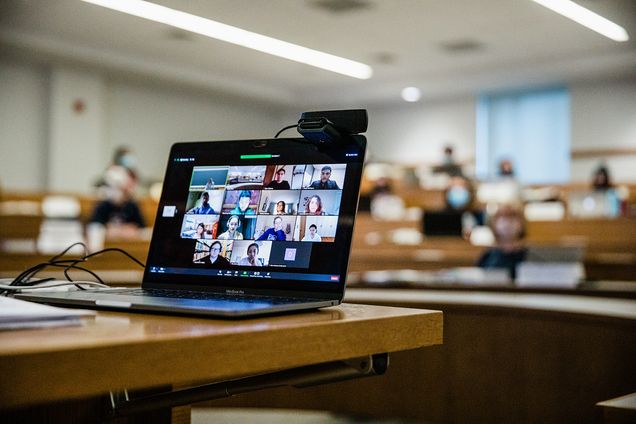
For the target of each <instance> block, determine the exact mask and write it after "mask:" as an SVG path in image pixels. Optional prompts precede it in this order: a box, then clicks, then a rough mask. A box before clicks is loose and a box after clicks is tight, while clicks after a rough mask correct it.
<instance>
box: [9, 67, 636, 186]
mask: <svg viewBox="0 0 636 424" xmlns="http://www.w3.org/2000/svg"><path fill="white" fill-rule="evenodd" d="M0 87H1V90H2V95H0V184H1V186H0V187H1V188H3V189H6V190H47V189H54V188H57V189H64V190H70V191H80V192H86V191H89V190H90V186H91V184H92V182H93V181H94V180H95V179H96V178H97V177H98V176H99V175H100V174H101V172H102V171H103V169H104V168H105V167H106V165H107V164H108V162H109V161H110V159H111V155H112V152H113V150H114V149H115V147H117V146H119V145H122V144H125V145H129V146H131V147H132V148H133V150H134V151H135V153H136V154H137V157H138V160H139V162H140V173H141V175H142V177H143V178H144V179H147V180H159V179H161V178H162V177H163V172H164V169H165V161H166V157H167V153H168V149H169V147H170V145H171V144H172V143H173V142H175V141H183V140H209V139H231V138H258V137H271V136H273V134H274V133H275V132H276V131H277V130H278V129H279V128H282V127H283V126H284V125H287V124H289V123H293V122H295V121H296V120H297V119H298V114H299V112H300V111H301V110H300V109H299V110H292V109H293V108H292V109H290V108H286V110H282V109H280V108H277V107H273V106H271V105H262V104H255V103H254V102H251V101H249V100H245V99H239V98H234V97H228V96H224V95H219V94H215V93H211V92H209V91H202V90H196V89H194V88H178V87H175V86H173V85H166V84H160V83H158V82H149V81H144V80H141V79H139V78H135V79H130V78H126V77H121V76H120V77H116V78H114V77H109V76H101V75H100V74H99V73H96V72H95V71H91V70H90V69H82V70H79V69H68V68H66V69H61V68H58V67H54V68H52V69H50V70H49V69H48V68H46V67H43V66H38V65H34V64H30V63H21V62H10V61H4V62H0ZM571 96H572V98H571V100H572V101H571V104H572V148H573V149H575V150H578V149H586V150H587V149H596V148H598V149H616V148H622V149H636V81H627V82H625V81H615V82H602V83H585V84H583V83H581V84H576V85H574V86H572V87H571ZM77 98H82V99H88V100H89V101H88V102H87V103H86V106H87V109H86V111H85V113H87V114H88V115H83V114H82V115H77V114H75V113H74V112H73V111H72V107H71V106H72V101H73V100H74V99H77ZM303 110H304V109H303ZM84 118H86V119H84ZM286 134H287V133H286ZM289 134H294V132H293V131H290V132H289ZM367 137H368V139H369V151H370V157H371V159H374V160H381V161H392V162H399V163H405V164H422V163H423V164H432V163H438V162H439V161H440V160H441V153H442V149H443V146H445V145H446V144H452V145H454V146H455V152H456V156H457V159H458V160H459V161H466V160H468V161H472V160H474V147H475V146H474V145H475V99H474V97H472V96H466V97H464V98H459V99H449V100H436V101H434V102H425V101H424V102H420V103H416V104H406V103H405V104H403V105H398V106H391V107H388V106H387V107H370V108H369V131H368V132H367ZM597 163H598V159H585V160H584V159H577V160H575V161H574V162H573V164H572V179H573V180H574V181H588V180H589V177H590V173H591V172H592V170H593V168H595V166H596V165H597ZM607 163H608V164H609V166H610V168H611V171H612V173H613V176H614V179H615V180H617V181H636V167H634V163H636V157H635V156H634V155H632V156H624V157H620V156H610V157H608V158H607ZM49 168H50V169H49ZM49 175H50V178H49Z"/></svg>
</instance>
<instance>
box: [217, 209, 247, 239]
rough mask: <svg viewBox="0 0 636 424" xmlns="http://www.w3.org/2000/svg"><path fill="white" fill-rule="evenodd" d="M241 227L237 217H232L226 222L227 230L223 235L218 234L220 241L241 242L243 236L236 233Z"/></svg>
mask: <svg viewBox="0 0 636 424" xmlns="http://www.w3.org/2000/svg"><path fill="white" fill-rule="evenodd" d="M240 225H241V221H240V218H239V217H238V215H232V216H231V217H230V219H228V220H227V230H226V231H225V232H224V233H221V234H219V237H218V238H219V239H220V240H243V234H241V233H240V232H239V231H238V228H239V226H240Z"/></svg>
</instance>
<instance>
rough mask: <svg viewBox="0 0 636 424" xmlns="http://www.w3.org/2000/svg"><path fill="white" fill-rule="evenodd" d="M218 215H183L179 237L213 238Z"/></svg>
mask: <svg viewBox="0 0 636 424" xmlns="http://www.w3.org/2000/svg"><path fill="white" fill-rule="evenodd" d="M218 221H219V215H193V214H185V215H184V216H183V225H182V226H181V238H191V239H214V238H216V234H217V230H218Z"/></svg>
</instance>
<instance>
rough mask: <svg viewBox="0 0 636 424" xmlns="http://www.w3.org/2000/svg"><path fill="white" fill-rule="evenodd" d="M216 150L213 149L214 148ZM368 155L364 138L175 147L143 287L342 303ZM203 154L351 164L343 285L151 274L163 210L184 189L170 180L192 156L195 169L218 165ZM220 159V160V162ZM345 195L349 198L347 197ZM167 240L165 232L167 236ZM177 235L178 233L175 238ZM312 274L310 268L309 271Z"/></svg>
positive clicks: (343, 215)
mask: <svg viewBox="0 0 636 424" xmlns="http://www.w3.org/2000/svg"><path fill="white" fill-rule="evenodd" d="M209 149H212V150H209ZM281 151H283V152H285V154H284V155H283V157H281V158H280V159H267V160H246V161H243V160H240V157H241V156H245V155H253V154H259V155H267V154H274V153H280V152H281ZM365 151H366V138H365V137H364V136H360V135H357V136H353V137H352V138H351V139H350V140H348V141H346V142H342V143H333V144H315V143H312V142H309V141H307V140H305V139H303V138H281V139H250V140H225V141H208V142H184V143H176V144H174V145H173V146H172V148H171V151H170V155H169V159H168V165H167V167H166V174H165V178H164V190H163V192H162V196H161V200H160V201H159V205H158V208H157V209H158V210H157V215H156V219H155V226H154V228H153V235H152V239H151V243H150V249H149V252H148V258H147V261H146V265H147V266H146V269H145V271H144V277H143V282H142V286H143V287H144V288H164V289H182V290H196V291H209V292H241V293H253V294H262V293H268V294H273V295H276V294H278V295H283V296H285V295H296V296H306V297H312V298H319V299H337V300H342V297H343V295H344V289H345V285H346V275H347V268H348V262H349V261H348V259H349V254H350V250H351V244H352V237H353V226H354V222H355V215H356V210H357V204H358V199H359V191H360V183H361V179H362V168H363V163H364V155H365ZM201 152H207V153H206V154H208V155H209V154H210V153H209V152H224V155H225V156H224V157H231V159H230V160H229V161H228V163H226V164H227V165H250V164H255V163H258V164H260V163H265V164H277V163H278V162H280V163H295V162H297V163H347V174H346V184H345V186H344V187H343V194H342V202H341V209H340V214H339V216H338V230H337V234H336V241H335V243H338V244H337V245H336V244H334V246H337V249H336V250H337V251H338V252H337V255H335V257H337V258H340V263H339V264H338V270H337V275H339V277H340V281H338V282H336V283H334V282H328V283H324V282H306V281H297V280H280V279H269V280H266V281H264V280H259V281H254V280H253V279H250V278H247V279H246V278H241V277H228V276H223V277H217V276H208V277H205V279H206V281H205V282H203V281H202V278H201V277H191V276H188V275H182V274H179V275H175V274H167V275H162V274H157V273H152V272H150V266H151V265H153V263H154V262H156V253H155V254H154V255H155V256H153V252H157V248H158V245H157V244H158V243H160V242H159V241H158V240H159V239H160V238H161V237H159V233H160V232H161V231H162V230H161V227H160V226H161V220H162V209H163V206H166V205H170V204H173V203H174V196H175V191H178V190H183V188H174V187H170V178H171V176H172V175H174V173H175V172H181V173H183V172H184V171H183V170H176V168H177V167H179V166H183V163H180V162H179V161H181V160H183V158H184V157H185V158H187V157H188V155H189V154H191V155H192V157H193V158H195V161H194V162H193V163H192V164H191V166H197V165H216V164H219V165H221V164H220V163H218V161H217V163H212V164H211V163H209V162H198V159H196V158H197V157H199V156H200V155H201ZM286 155H292V156H295V157H294V158H291V157H288V156H287V157H285V156H286ZM219 161H220V160H219ZM345 196H346V198H345ZM162 237H163V238H164V239H165V234H164V235H162ZM175 237H178V235H175ZM309 272H311V270H309Z"/></svg>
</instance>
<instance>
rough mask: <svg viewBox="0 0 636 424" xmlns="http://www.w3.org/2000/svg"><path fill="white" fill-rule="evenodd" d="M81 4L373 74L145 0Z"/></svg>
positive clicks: (357, 75) (345, 61) (334, 58)
mask: <svg viewBox="0 0 636 424" xmlns="http://www.w3.org/2000/svg"><path fill="white" fill-rule="evenodd" d="M82 1H84V2H86V3H92V4H95V5H97V6H103V7H106V8H108V9H112V10H117V11H119V12H123V13H127V14H129V15H133V16H137V17H140V18H144V19H148V20H151V21H155V22H159V23H162V24H166V25H170V26H173V27H175V28H180V29H183V30H185V31H190V32H194V33H196V34H200V35H205V36H206V37H210V38H216V39H217V40H221V41H226V42H228V43H232V44H236V45H239V46H243V47H247V48H250V49H254V50H258V51H260V52H263V53H269V54H271V55H274V56H279V57H283V58H285V59H289V60H293V61H296V62H300V63H304V64H307V65H311V66H315V67H317V68H321V69H326V70H327V71H331V72H336V73H339V74H342V75H347V76H350V77H354V78H359V79H369V78H371V76H372V75H373V69H372V68H371V67H370V66H369V65H365V64H364V63H360V62H355V61H353V60H349V59H345V58H343V57H339V56H334V55H332V54H329V53H324V52H321V51H318V50H313V49H309V48H307V47H303V46H299V45H297V44H292V43H288V42H286V41H282V40H278V39H276V38H272V37H268V36H266V35H261V34H257V33H255V32H251V31H246V30H244V29H241V28H237V27H233V26H231V25H226V24H223V23H221V22H216V21H213V20H211V19H206V18H202V17H200V16H196V15H192V14H190V13H186V12H182V11H180V10H175V9H170V8H169V7H165V6H161V5H158V4H155V3H150V2H147V1H143V0H82Z"/></svg>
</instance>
